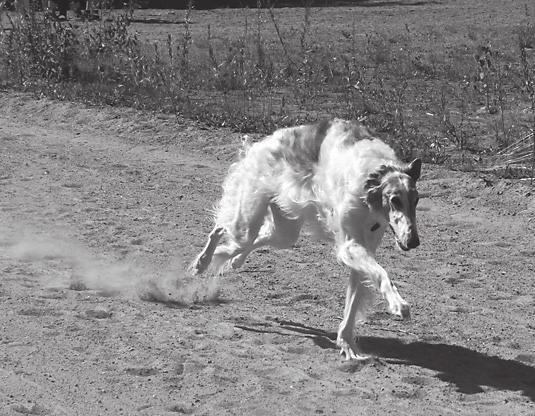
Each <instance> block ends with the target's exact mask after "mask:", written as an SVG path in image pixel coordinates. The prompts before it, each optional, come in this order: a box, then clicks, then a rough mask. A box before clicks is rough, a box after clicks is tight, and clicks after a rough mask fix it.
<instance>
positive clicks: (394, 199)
mask: <svg viewBox="0 0 535 416" xmlns="http://www.w3.org/2000/svg"><path fill="white" fill-rule="evenodd" d="M390 203H391V204H392V206H393V207H394V208H396V209H400V208H401V199H400V198H399V197H398V196H393V197H392V198H390Z"/></svg>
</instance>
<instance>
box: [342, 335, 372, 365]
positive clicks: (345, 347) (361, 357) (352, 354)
mask: <svg viewBox="0 0 535 416" xmlns="http://www.w3.org/2000/svg"><path fill="white" fill-rule="evenodd" d="M336 345H338V346H339V347H340V356H342V357H343V358H344V360H345V361H350V360H357V361H367V360H369V359H370V358H371V356H369V355H367V354H364V353H362V351H360V348H359V347H358V346H357V343H356V342H354V341H351V342H347V341H344V340H343V339H340V338H339V339H338V341H337V342H336Z"/></svg>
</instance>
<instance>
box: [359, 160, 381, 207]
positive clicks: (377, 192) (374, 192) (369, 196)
mask: <svg viewBox="0 0 535 416" xmlns="http://www.w3.org/2000/svg"><path fill="white" fill-rule="evenodd" d="M385 168H386V167H385V166H381V167H380V168H379V170H378V171H377V172H373V173H370V175H369V176H368V179H367V180H366V184H365V185H364V189H366V190H367V192H366V196H365V202H366V205H368V207H369V208H370V209H372V210H378V209H380V208H381V206H382V205H383V186H382V184H381V180H382V177H383V173H382V171H383V170H384V169H385Z"/></svg>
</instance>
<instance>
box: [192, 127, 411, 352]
mask: <svg viewBox="0 0 535 416" xmlns="http://www.w3.org/2000/svg"><path fill="white" fill-rule="evenodd" d="M420 168H421V161H420V160H419V159H416V160H414V161H413V162H411V163H410V164H409V165H404V164H402V163H401V162H400V161H399V160H398V159H397V157H396V156H395V154H394V151H393V150H392V149H391V148H390V147H389V146H387V145H386V144H385V143H383V142H382V141H380V140H378V139H376V138H373V137H372V136H371V135H370V134H369V133H368V131H367V130H366V129H365V128H364V127H363V126H361V125H360V124H358V123H356V122H349V121H343V120H337V119H335V120H333V121H327V122H322V123H319V124H316V125H309V126H299V127H292V128H285V129H280V130H277V131H275V133H273V134H272V135H271V136H269V137H267V138H265V139H264V140H262V141H260V142H258V143H255V144H253V145H251V146H249V147H248V148H247V149H245V151H244V152H243V156H242V158H241V159H240V160H239V161H238V162H236V163H234V164H233V165H232V166H231V168H230V171H229V173H228V175H227V177H226V179H225V181H224V184H223V196H222V198H221V201H220V202H219V205H218V206H217V208H216V218H215V227H214V229H213V230H212V232H211V233H210V235H209V238H208V242H207V244H206V246H205V247H204V249H203V251H202V252H201V253H200V254H199V255H198V256H197V258H196V259H195V261H194V262H193V264H192V266H191V268H192V269H193V271H194V272H195V273H196V274H200V273H203V272H204V271H205V270H206V269H207V268H208V267H209V266H210V265H211V266H212V267H213V268H214V270H215V271H216V272H221V270H222V269H223V268H224V267H225V266H226V265H228V264H230V265H231V266H232V267H233V268H237V267H240V266H241V265H242V264H243V263H244V261H245V258H246V257H247V255H248V254H249V253H250V252H251V251H252V250H254V249H256V248H258V247H260V246H263V245H271V246H273V247H277V248H289V247H291V246H292V245H293V244H294V243H295V242H296V240H297V238H298V237H299V232H300V230H301V227H302V226H303V224H304V223H305V222H306V223H309V224H311V225H313V226H314V228H315V230H316V231H321V233H322V236H323V237H327V238H330V239H332V240H334V242H335V244H336V253H337V257H338V259H339V260H340V261H341V262H342V263H344V264H346V265H347V266H349V268H350V269H351V275H350V278H349V286H348V289H347V296H346V302H345V309H344V319H343V320H342V322H341V324H340V327H339V329H338V338H337V345H338V346H339V347H340V348H341V352H340V353H341V354H345V357H346V359H352V358H353V359H364V358H366V357H365V356H364V355H363V354H362V353H361V351H360V350H359V348H358V346H357V343H356V341H355V335H354V326H355V322H356V320H357V319H363V318H364V317H365V310H366V307H367V306H368V305H369V303H370V300H371V299H372V294H373V293H372V291H371V289H370V287H371V286H374V287H375V288H377V289H378V290H379V291H380V292H381V294H382V295H383V296H384V298H385V299H386V301H387V303H388V308H389V311H390V312H391V313H393V314H394V315H398V316H401V317H403V318H408V317H409V316H410V313H409V305H408V304H407V302H405V301H404V300H403V299H402V298H401V296H400V295H399V293H398V291H397V289H396V286H394V284H393V283H392V282H391V281H390V279H389V278H388V274H387V273H386V271H385V270H384V269H383V268H382V267H381V266H380V265H379V264H378V263H377V262H376V261H375V258H374V256H375V251H376V249H377V247H378V246H379V244H380V242H381V239H382V237H383V234H384V232H385V229H386V228H387V226H390V227H391V228H392V230H393V232H394V236H395V238H396V242H397V245H398V246H399V247H400V248H401V249H403V250H409V249H411V248H415V247H417V246H418V245H419V244H420V242H419V238H418V232H417V229H416V216H415V214H416V212H415V211H416V204H417V203H418V192H417V191H416V181H417V180H418V178H419V177H420ZM220 242H222V244H221V245H220Z"/></svg>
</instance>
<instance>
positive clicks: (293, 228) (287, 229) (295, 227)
mask: <svg viewBox="0 0 535 416" xmlns="http://www.w3.org/2000/svg"><path fill="white" fill-rule="evenodd" d="M269 210H270V213H271V215H267V216H266V218H265V222H264V224H263V225H262V227H261V229H260V232H259V234H258V237H257V238H256V239H255V241H254V242H253V244H251V245H249V246H247V247H246V248H244V250H243V252H242V253H240V254H239V255H237V256H236V257H234V258H233V259H232V263H231V265H232V268H233V269H237V268H238V267H241V266H242V265H243V263H244V262H245V259H246V258H247V256H248V255H249V254H250V253H251V252H252V251H253V250H255V249H257V248H258V247H262V246H265V245H270V246H273V247H276V248H290V247H291V246H292V245H294V244H295V242H296V241H297V239H298V238H299V233H300V231H301V227H302V226H303V219H301V218H297V219H290V218H287V217H286V216H285V215H284V212H283V211H282V210H281V209H280V207H279V206H278V205H277V204H276V203H274V202H271V203H270V204H269Z"/></svg>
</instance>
